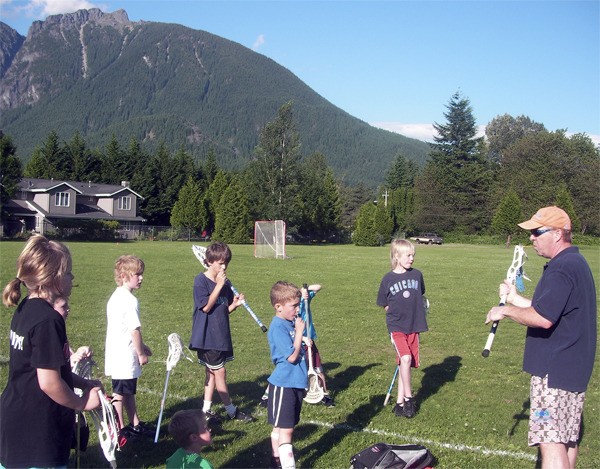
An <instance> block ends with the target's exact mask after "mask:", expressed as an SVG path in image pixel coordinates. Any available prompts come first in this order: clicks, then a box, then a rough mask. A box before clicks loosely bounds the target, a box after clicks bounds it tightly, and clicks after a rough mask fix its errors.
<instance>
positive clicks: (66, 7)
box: [2, 0, 99, 18]
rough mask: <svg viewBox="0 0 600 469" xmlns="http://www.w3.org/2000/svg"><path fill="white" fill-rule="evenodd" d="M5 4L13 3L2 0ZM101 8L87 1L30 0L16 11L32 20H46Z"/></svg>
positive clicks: (17, 7) (16, 7)
mask: <svg viewBox="0 0 600 469" xmlns="http://www.w3.org/2000/svg"><path fill="white" fill-rule="evenodd" d="M2 2H3V3H6V4H10V3H11V2H9V1H5V0H2ZM89 8H99V6H98V5H96V4H94V3H92V2H88V1H87V0H30V1H29V2H27V3H25V4H24V5H22V6H15V7H14V9H15V10H18V11H21V12H23V13H25V14H26V15H27V16H28V17H32V18H45V17H46V16H48V15H57V14H59V13H73V12H75V11H77V10H81V9H89Z"/></svg>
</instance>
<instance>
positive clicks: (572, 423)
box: [528, 376, 585, 446]
mask: <svg viewBox="0 0 600 469" xmlns="http://www.w3.org/2000/svg"><path fill="white" fill-rule="evenodd" d="M530 400H531V409H530V413H529V434H528V444H529V446H535V445H539V444H540V443H564V444H567V443H571V442H573V443H578V440H579V429H580V427H581V415H582V413H583V401H584V400H585V392H570V391H565V390H563V389H555V388H549V387H548V376H544V377H543V378H540V377H539V376H532V377H531V389H530Z"/></svg>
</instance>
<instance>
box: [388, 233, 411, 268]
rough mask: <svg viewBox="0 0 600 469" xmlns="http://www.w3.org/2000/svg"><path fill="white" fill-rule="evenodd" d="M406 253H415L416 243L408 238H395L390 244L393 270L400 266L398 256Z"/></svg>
mask: <svg viewBox="0 0 600 469" xmlns="http://www.w3.org/2000/svg"><path fill="white" fill-rule="evenodd" d="M406 253H410V254H414V253H415V245H414V244H413V243H411V242H410V241H408V240H407V239H393V240H392V243H391V245H390V262H391V264H392V270H394V269H395V268H396V267H397V266H398V257H400V256H401V255H402V254H406Z"/></svg>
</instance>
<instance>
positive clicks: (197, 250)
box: [192, 244, 208, 269]
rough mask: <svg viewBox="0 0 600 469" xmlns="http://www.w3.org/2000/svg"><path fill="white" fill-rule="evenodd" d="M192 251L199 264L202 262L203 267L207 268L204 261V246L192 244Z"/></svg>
mask: <svg viewBox="0 0 600 469" xmlns="http://www.w3.org/2000/svg"><path fill="white" fill-rule="evenodd" d="M192 252H193V253H194V256H196V259H198V260H199V261H200V264H202V266H203V267H204V268H205V269H208V264H207V263H206V248H205V247H204V246H198V245H197V244H193V245H192Z"/></svg>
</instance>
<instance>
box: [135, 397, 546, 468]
mask: <svg viewBox="0 0 600 469" xmlns="http://www.w3.org/2000/svg"><path fill="white" fill-rule="evenodd" d="M140 391H143V392H146V393H148V394H153V395H156V396H162V394H160V393H158V392H156V391H153V390H151V389H147V388H141V389H140ZM167 397H168V398H171V399H177V400H180V401H185V400H187V399H189V398H190V397H189V396H179V395H177V394H170V393H167ZM256 415H265V413H264V412H261V411H258V412H256V413H255V416H256ZM302 423H312V424H313V425H317V426H319V427H324V428H331V429H332V430H336V429H339V430H346V431H351V432H354V433H371V434H373V435H381V436H386V437H393V438H398V439H400V440H406V441H408V442H410V443H412V444H422V445H430V446H437V447H439V448H445V449H450V450H453V451H471V452H473V453H480V454H483V455H486V456H504V457H509V458H513V459H525V460H527V461H537V456H535V455H533V454H529V453H522V452H515V451H505V450H501V449H489V448H485V447H483V446H470V445H463V444H455V443H444V442H441V441H435V440H429V439H427V438H418V437H414V436H412V435H411V436H407V435H401V434H400V433H396V432H388V431H386V430H378V429H376V428H367V427H363V428H359V427H353V426H352V425H348V424H347V423H335V424H334V423H328V422H320V421H318V420H303V421H302Z"/></svg>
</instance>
